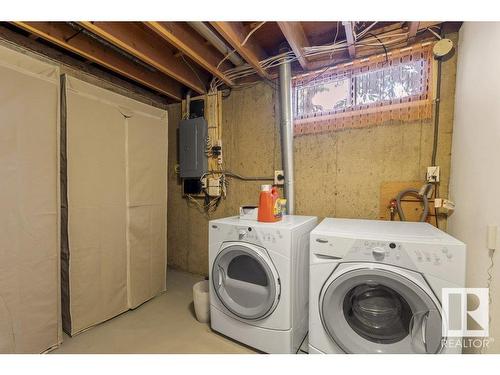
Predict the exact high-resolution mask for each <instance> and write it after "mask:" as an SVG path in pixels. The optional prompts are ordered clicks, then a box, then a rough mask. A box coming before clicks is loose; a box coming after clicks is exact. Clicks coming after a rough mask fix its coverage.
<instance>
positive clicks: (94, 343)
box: [52, 269, 255, 354]
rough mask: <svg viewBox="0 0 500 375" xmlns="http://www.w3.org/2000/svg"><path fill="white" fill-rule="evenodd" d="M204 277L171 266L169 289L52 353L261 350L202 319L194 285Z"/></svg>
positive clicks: (168, 278) (65, 342) (68, 340)
mask: <svg viewBox="0 0 500 375" xmlns="http://www.w3.org/2000/svg"><path fill="white" fill-rule="evenodd" d="M199 280H202V277H201V276H197V275H192V274H189V273H186V272H180V271H175V270H171V269H169V270H168V272H167V292H166V293H165V294H162V295H160V296H158V297H155V298H153V299H152V300H150V301H148V302H146V303H145V304H143V305H142V306H140V307H138V308H137V309H135V310H131V311H128V312H126V313H123V314H121V315H120V316H117V317H115V318H113V319H111V320H108V321H107V322H104V323H102V324H99V325H98V326H96V327H93V328H91V329H89V330H88V331H85V332H83V333H80V334H79V335H76V336H74V337H69V336H67V335H64V341H63V343H62V345H61V346H60V347H59V348H58V349H56V350H54V351H52V353H55V354H70V353H88V354H99V353H255V352H254V351H253V350H252V349H250V348H248V347H245V346H243V345H240V344H238V343H236V342H234V341H232V340H230V339H228V338H226V337H224V336H221V335H219V334H217V333H215V332H213V331H211V330H210V327H209V325H208V324H202V323H199V322H198V321H197V320H196V318H195V316H194V311H193V305H192V301H193V293H192V286H193V284H194V283H196V282H197V281H199Z"/></svg>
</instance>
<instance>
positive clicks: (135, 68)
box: [13, 22, 182, 101]
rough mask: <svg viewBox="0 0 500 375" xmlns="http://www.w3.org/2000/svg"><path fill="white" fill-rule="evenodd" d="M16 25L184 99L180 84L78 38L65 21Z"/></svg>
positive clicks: (164, 92)
mask: <svg viewBox="0 0 500 375" xmlns="http://www.w3.org/2000/svg"><path fill="white" fill-rule="evenodd" d="M13 24H14V25H16V26H18V27H20V28H22V29H24V30H26V31H29V32H30V33H32V34H35V35H38V36H39V37H40V38H43V39H45V40H48V41H50V42H52V43H54V44H56V45H58V46H60V47H62V48H64V49H66V50H68V51H71V52H73V53H76V54H77V55H80V56H83V57H84V58H86V59H88V60H91V61H93V62H95V63H97V64H99V65H101V66H104V67H106V68H108V69H110V70H112V71H114V72H116V73H118V74H121V75H122V76H125V77H127V78H129V79H132V80H133V81H136V82H139V83H141V84H143V85H145V86H147V87H150V88H152V89H154V90H155V91H158V92H160V93H162V94H165V95H167V96H169V97H171V98H172V99H175V100H179V101H180V100H181V99H182V85H180V84H179V83H178V82H177V81H175V80H173V79H171V78H169V77H167V76H165V75H164V74H162V73H160V72H153V71H149V70H147V69H144V67H141V66H140V65H138V64H136V63H134V62H133V61H131V60H129V59H127V58H126V57H124V56H122V55H120V54H119V53H118V52H115V51H113V50H111V49H109V48H106V47H105V46H104V45H102V44H100V43H99V42H97V41H96V40H94V39H92V38H90V37H88V36H86V35H84V34H82V33H79V34H78V35H75V30H74V29H73V28H72V27H71V26H69V25H68V24H66V23H64V22H13Z"/></svg>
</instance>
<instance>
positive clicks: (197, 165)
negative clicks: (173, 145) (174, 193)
mask: <svg viewBox="0 0 500 375" xmlns="http://www.w3.org/2000/svg"><path fill="white" fill-rule="evenodd" d="M206 142H207V122H206V121H205V119H204V118H203V117H198V118H193V119H189V120H182V121H181V122H180V124H179V167H180V168H179V172H180V177H181V178H200V177H202V176H203V175H204V174H205V173H207V169H208V160H207V155H206Z"/></svg>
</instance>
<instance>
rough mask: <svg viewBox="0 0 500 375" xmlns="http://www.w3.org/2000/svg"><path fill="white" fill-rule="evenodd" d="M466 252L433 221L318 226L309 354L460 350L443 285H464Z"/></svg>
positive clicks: (345, 222) (339, 222)
mask: <svg viewBox="0 0 500 375" xmlns="http://www.w3.org/2000/svg"><path fill="white" fill-rule="evenodd" d="M465 252H466V250H465V244H464V243H462V242H460V241H458V240H456V239H455V238H453V237H451V236H449V235H448V234H446V233H444V232H442V231H440V230H439V229H436V228H435V227H433V226H432V225H430V224H427V223H410V222H393V221H376V220H352V219H325V220H323V222H321V223H320V224H319V225H318V226H317V227H316V228H315V229H314V230H313V231H312V232H311V248H310V275H311V277H310V290H309V296H310V302H309V353H410V354H411V353H460V348H459V346H455V348H453V346H450V345H446V342H447V337H446V336H447V335H446V331H445V330H444V332H445V333H444V334H443V329H442V326H443V325H442V319H443V314H442V310H441V291H442V289H443V288H463V287H464V286H465V255H466V254H465ZM444 326H446V325H444Z"/></svg>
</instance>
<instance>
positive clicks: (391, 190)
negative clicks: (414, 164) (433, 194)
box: [379, 181, 434, 225]
mask: <svg viewBox="0 0 500 375" xmlns="http://www.w3.org/2000/svg"><path fill="white" fill-rule="evenodd" d="M422 185H423V183H422V181H387V182H383V183H382V184H381V185H380V215H379V219H380V220H391V211H390V209H389V207H390V203H391V201H392V200H393V199H396V197H397V195H398V193H399V192H400V191H402V190H405V189H410V188H411V189H420V188H421V187H422ZM433 202H434V200H432V199H429V205H430V212H429V216H428V217H427V222H428V223H430V224H433V225H434V214H433V212H434V210H433V206H434V203H433ZM401 205H402V207H403V210H404V214H405V217H406V220H407V221H419V220H420V215H421V214H422V211H423V204H422V202H421V201H420V200H418V199H417V198H415V197H412V196H410V195H408V196H406V197H404V199H402V202H401ZM393 220H396V221H399V220H400V219H399V215H398V214H397V212H395V213H394V215H393Z"/></svg>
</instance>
